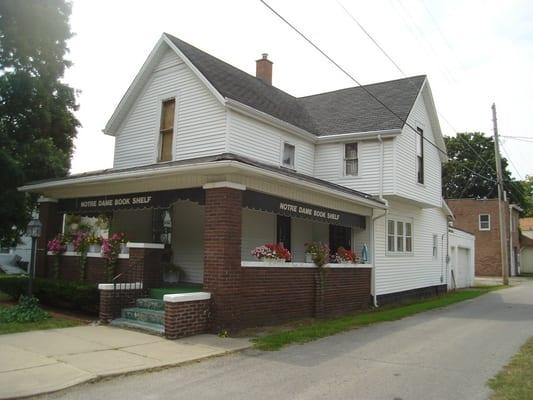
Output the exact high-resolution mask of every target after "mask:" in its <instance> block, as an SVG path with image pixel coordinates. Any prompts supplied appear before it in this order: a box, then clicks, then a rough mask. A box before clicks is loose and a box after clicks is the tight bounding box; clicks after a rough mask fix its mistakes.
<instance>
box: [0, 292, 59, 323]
mask: <svg viewBox="0 0 533 400" xmlns="http://www.w3.org/2000/svg"><path fill="white" fill-rule="evenodd" d="M49 317H50V316H49V315H48V313H47V312H46V311H44V310H43V309H41V307H39V300H38V299H37V298H36V297H26V296H20V299H19V303H18V304H17V305H16V306H15V307H12V308H3V309H0V322H4V323H9V322H22V323H25V322H39V321H43V320H45V319H47V318H49Z"/></svg>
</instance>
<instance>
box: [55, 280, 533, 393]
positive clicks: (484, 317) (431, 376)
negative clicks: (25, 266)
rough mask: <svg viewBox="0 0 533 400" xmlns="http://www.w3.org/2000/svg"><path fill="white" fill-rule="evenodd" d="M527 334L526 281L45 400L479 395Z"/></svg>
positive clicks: (530, 308)
mask: <svg viewBox="0 0 533 400" xmlns="http://www.w3.org/2000/svg"><path fill="white" fill-rule="evenodd" d="M531 336H533V280H529V281H528V280H525V281H522V282H521V283H520V284H518V285H517V286H515V287H512V288H510V289H504V290H500V291H496V292H492V293H489V294H486V295H484V296H481V297H479V298H476V299H473V300H469V301H465V302H462V303H458V304H455V305H453V306H450V307H447V308H444V309H439V310H433V311H429V312H426V313H421V314H418V315H415V316H412V317H409V318H405V319H402V320H399V321H394V322H386V323H380V324H375V325H372V326H369V327H366V328H361V329H357V330H353V331H349V332H346V333H343V334H338V335H335V336H331V337H328V338H324V339H321V340H318V341H315V342H312V343H307V344H305V345H294V346H290V347H287V348H285V349H283V350H281V351H278V352H260V351H257V350H246V351H244V352H241V353H237V354H232V355H229V356H226V357H221V358H215V359H211V360H206V361H204V362H201V363H197V364H192V365H185V366H182V367H178V368H171V369H167V370H164V371H159V372H153V373H147V374H142V375H134V376H126V377H119V378H115V379H113V380H108V381H104V382H97V383H95V384H91V385H80V386H77V387H75V388H72V389H69V390H67V391H64V392H62V393H56V394H53V395H49V396H47V397H46V398H50V399H80V400H81V399H103V398H105V399H106V400H114V399H126V398H134V399H147V400H148V399H150V400H155V399H165V400H166V399H232V400H238V399H254V400H255V399H257V400H261V399H298V400H300V399H302V400H303V399H362V400H374V399H376V400H377V399H379V400H416V399H420V400H439V399H443V400H453V399H461V400H462V399H469V400H476V399H487V398H488V396H489V395H490V391H489V388H488V387H487V386H486V382H487V380H488V379H489V378H491V377H492V376H494V375H495V374H496V373H497V372H498V371H499V370H500V369H501V368H502V367H503V366H504V365H505V364H506V363H507V362H508V361H509V359H510V358H511V357H512V355H513V354H515V353H516V352H517V351H518V350H519V348H520V346H521V345H522V344H523V343H524V342H525V341H526V340H527V339H528V338H529V337H531Z"/></svg>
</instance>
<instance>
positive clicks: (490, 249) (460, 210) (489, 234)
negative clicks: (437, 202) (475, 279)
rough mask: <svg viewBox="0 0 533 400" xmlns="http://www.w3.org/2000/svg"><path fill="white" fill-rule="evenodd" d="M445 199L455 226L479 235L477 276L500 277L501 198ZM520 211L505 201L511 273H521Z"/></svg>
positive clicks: (512, 274)
mask: <svg viewBox="0 0 533 400" xmlns="http://www.w3.org/2000/svg"><path fill="white" fill-rule="evenodd" d="M446 202H447V203H448V205H449V207H450V209H451V210H452V211H453V213H454V215H455V222H454V226H456V227H457V228H459V229H464V230H466V231H468V232H471V233H473V234H474V235H475V236H476V276H501V275H502V270H501V246H500V223H499V215H498V199H448V200H446ZM520 211H521V210H520V208H519V207H518V206H516V205H514V204H509V203H508V202H506V205H505V214H504V221H505V222H504V224H505V225H504V226H505V234H506V246H507V249H508V254H509V259H510V262H509V275H510V276H514V275H517V274H518V267H519V254H520V244H519V232H518V220H519V212H520ZM510 213H512V215H511V220H509V215H510ZM509 250H511V251H509Z"/></svg>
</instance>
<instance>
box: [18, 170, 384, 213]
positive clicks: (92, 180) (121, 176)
mask: <svg viewBox="0 0 533 400" xmlns="http://www.w3.org/2000/svg"><path fill="white" fill-rule="evenodd" d="M221 168H235V169H237V170H241V171H247V172H250V173H253V174H255V175H258V176H264V177H270V178H273V179H276V180H280V181H283V182H287V183H289V184H296V185H299V186H303V187H305V188H307V189H310V190H312V191H314V192H318V193H321V194H326V195H330V196H335V197H338V198H341V199H343V200H347V201H350V202H353V203H357V204H360V205H363V206H367V207H370V208H379V209H385V208H386V207H387V205H386V204H380V203H379V202H378V201H376V200H373V199H370V198H368V199H367V198H364V197H360V196H357V195H353V194H349V193H344V192H341V191H337V190H335V189H332V188H326V187H322V186H320V185H319V184H315V183H312V182H306V181H304V180H301V179H298V178H293V177H289V176H286V175H282V174H279V173H275V172H273V171H267V170H264V169H261V168H259V167H255V166H252V165H247V164H243V163H241V162H238V161H234V160H224V161H214V162H213V161H211V162H207V163H205V162H204V163H198V164H194V165H179V166H176V165H172V166H168V167H157V168H149V169H143V170H139V171H126V172H116V173H111V174H109V175H106V176H101V175H95V176H88V177H87V176H86V177H83V176H82V177H79V178H72V179H64V180H60V181H55V182H43V183H36V184H33V185H25V186H21V187H19V188H18V190H19V191H21V192H39V191H43V190H45V189H54V188H61V187H67V186H71V185H80V184H98V183H105V182H110V181H116V180H122V181H124V180H135V179H141V178H149V177H152V176H162V175H169V174H174V173H180V172H189V171H191V172H194V171H198V170H201V169H204V170H207V171H218V172H220V169H221Z"/></svg>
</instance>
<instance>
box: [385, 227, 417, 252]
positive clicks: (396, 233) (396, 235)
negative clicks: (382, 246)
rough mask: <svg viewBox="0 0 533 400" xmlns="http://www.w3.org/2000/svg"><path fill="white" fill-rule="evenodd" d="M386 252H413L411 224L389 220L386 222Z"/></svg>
mask: <svg viewBox="0 0 533 400" xmlns="http://www.w3.org/2000/svg"><path fill="white" fill-rule="evenodd" d="M387 252H389V253H412V252H413V223H412V222H410V221H402V220H395V219H389V220H387Z"/></svg>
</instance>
